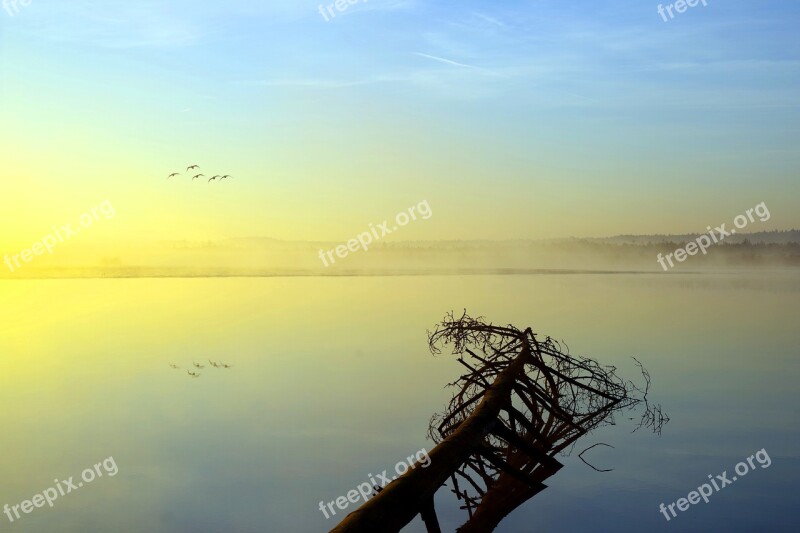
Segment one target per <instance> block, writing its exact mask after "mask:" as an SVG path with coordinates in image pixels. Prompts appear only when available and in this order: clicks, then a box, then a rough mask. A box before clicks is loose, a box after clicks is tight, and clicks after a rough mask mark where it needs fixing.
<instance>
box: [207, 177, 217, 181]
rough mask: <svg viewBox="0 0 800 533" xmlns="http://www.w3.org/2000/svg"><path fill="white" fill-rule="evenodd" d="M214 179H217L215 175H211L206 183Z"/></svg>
mask: <svg viewBox="0 0 800 533" xmlns="http://www.w3.org/2000/svg"><path fill="white" fill-rule="evenodd" d="M215 179H217V177H216V176H212V177H210V178H209V179H208V183H211V182H212V181H214V180H215Z"/></svg>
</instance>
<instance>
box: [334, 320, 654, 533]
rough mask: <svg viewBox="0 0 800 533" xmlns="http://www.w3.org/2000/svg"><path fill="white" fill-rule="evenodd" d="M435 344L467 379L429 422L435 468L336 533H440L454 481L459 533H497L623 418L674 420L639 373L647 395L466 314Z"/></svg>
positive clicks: (556, 349) (389, 489)
mask: <svg viewBox="0 0 800 533" xmlns="http://www.w3.org/2000/svg"><path fill="white" fill-rule="evenodd" d="M428 337H429V347H430V349H431V352H432V353H433V354H439V353H441V348H442V347H443V346H445V345H450V346H452V350H453V354H454V355H456V356H457V358H458V362H459V363H460V364H461V365H463V366H464V367H465V368H466V369H467V372H466V373H465V374H464V375H462V376H461V377H460V378H459V379H457V380H456V381H455V382H453V383H451V384H450V385H451V386H454V387H456V388H457V392H456V394H455V395H454V396H453V398H452V400H451V401H450V404H449V406H448V408H447V410H446V411H445V412H444V413H442V414H440V415H437V416H434V417H433V419H432V420H431V424H430V428H429V434H430V436H431V438H432V439H433V440H434V441H435V442H436V443H437V445H436V447H434V448H433V450H431V451H430V452H429V458H430V464H429V465H428V466H427V468H424V469H423V468H413V469H411V470H409V471H408V472H407V473H406V474H404V475H403V476H401V477H399V478H398V479H397V480H395V481H393V482H392V483H390V484H389V485H387V486H386V487H385V488H383V489H381V490H380V491H379V492H378V493H377V495H376V496H375V497H373V498H372V499H370V500H369V501H367V502H366V503H364V505H362V506H361V507H360V508H359V509H358V510H356V511H354V512H352V513H350V514H349V515H348V516H347V517H345V518H344V520H342V522H341V523H340V524H339V525H338V526H336V527H335V528H334V529H333V530H331V531H332V533H333V532H336V533H343V532H348V533H352V532H365V533H366V532H369V533H374V532H396V531H400V529H402V527H403V526H405V525H406V524H408V523H409V522H410V521H411V520H413V519H414V517H416V516H417V515H420V516H421V518H422V520H423V521H424V523H425V525H426V527H427V530H428V532H429V533H435V532H439V531H441V529H440V526H439V522H438V519H437V516H436V510H435V507H434V500H433V497H434V495H435V494H436V492H437V491H438V490H439V489H440V488H441V487H442V486H443V485H444V484H445V483H446V482H447V481H448V480H449V481H450V482H451V485H452V487H451V490H452V492H453V493H454V494H455V495H456V497H457V498H458V499H459V500H460V501H461V502H463V505H462V507H461V508H462V509H465V510H466V511H467V520H466V522H465V523H464V524H463V525H462V526H461V527H460V528H459V529H458V531H459V532H462V533H465V532H466V533H470V532H486V531H492V530H494V528H495V527H497V525H498V524H499V523H500V522H501V521H502V520H503V518H505V517H506V516H508V515H509V514H510V513H511V512H512V511H514V510H515V509H516V508H518V507H519V506H520V505H522V504H523V503H525V502H526V501H527V500H529V499H530V498H532V497H533V496H535V495H536V494H537V493H539V492H540V491H542V490H543V489H544V488H545V487H546V486H545V485H544V483H543V481H544V480H545V479H547V478H548V477H550V476H552V475H553V474H555V473H556V472H557V471H558V470H559V469H560V468H561V467H562V464H561V463H560V462H559V461H558V460H557V459H556V458H555V456H556V455H557V454H559V453H563V452H564V451H565V450H566V449H567V448H568V447H570V446H571V445H572V444H574V443H575V442H576V441H577V440H578V439H579V438H580V437H582V436H584V435H586V434H587V433H588V432H590V431H592V430H593V429H596V428H598V427H600V426H602V425H606V424H613V423H614V415H615V413H617V412H620V411H630V410H635V409H640V408H641V410H642V414H641V419H640V424H639V427H647V428H650V429H651V430H653V431H655V432H660V431H661V426H662V425H663V424H664V423H665V422H666V421H667V420H668V418H667V417H666V416H665V415H664V414H663V413H662V412H661V409H660V407H659V406H654V405H651V404H650V403H649V402H648V399H647V394H648V390H649V386H650V376H649V374H648V373H647V371H646V370H644V368H642V367H641V365H639V366H640V368H641V370H642V374H643V376H644V379H645V385H644V388H640V387H638V386H636V385H635V384H634V383H633V382H631V381H626V380H623V379H622V378H620V377H619V376H617V374H616V369H615V368H614V367H610V366H601V365H600V364H599V363H597V362H596V361H594V360H592V359H588V358H584V357H575V356H572V355H570V354H569V351H568V350H567V349H566V348H565V347H564V346H563V345H562V344H560V343H558V342H557V341H555V340H553V339H552V338H550V337H547V338H545V339H543V340H540V339H539V338H537V336H536V335H535V334H534V333H533V331H532V330H531V328H526V329H524V330H520V329H518V328H516V327H514V326H511V325H508V326H495V325H492V324H490V323H486V322H485V321H484V320H483V319H481V318H472V317H470V316H468V315H467V314H466V312H465V313H464V314H463V315H462V316H461V317H458V318H456V317H455V316H454V315H453V314H452V313H451V314H448V315H447V316H446V317H445V320H444V321H443V322H442V323H441V324H439V325H438V326H437V328H436V329H435V330H434V331H433V332H429V335H428ZM637 364H638V361H637Z"/></svg>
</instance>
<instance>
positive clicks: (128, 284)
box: [0, 271, 800, 532]
mask: <svg viewBox="0 0 800 533" xmlns="http://www.w3.org/2000/svg"><path fill="white" fill-rule="evenodd" d="M0 294H1V295H2V298H3V304H4V305H3V306H2V308H0V319H1V320H0V405H3V416H2V428H3V429H2V435H3V438H2V443H3V444H2V450H3V452H4V453H3V454H2V457H3V459H2V461H0V479H2V483H0V505H4V504H8V505H16V504H20V503H21V502H23V501H24V500H28V499H30V498H31V497H32V496H34V495H35V494H37V493H42V492H43V491H45V490H46V489H48V488H50V487H56V486H58V485H59V484H58V483H56V480H59V481H63V480H67V479H68V478H69V477H70V476H72V477H74V478H75V481H78V480H79V479H80V476H81V472H82V471H84V469H86V468H90V469H93V468H94V465H96V464H102V461H103V460H105V459H107V458H112V457H113V463H114V465H115V466H116V467H117V468H116V469H117V470H118V471H117V472H116V474H115V475H113V476H112V475H110V474H111V472H110V471H108V470H104V468H105V467H98V468H97V469H95V470H96V473H98V474H99V473H100V472H102V473H103V474H104V475H102V476H99V475H98V476H97V478H96V479H94V480H93V481H91V482H87V483H84V485H83V486H82V487H79V488H77V489H74V490H72V492H69V493H66V494H64V495H63V496H62V495H61V494H59V495H58V499H56V500H55V501H54V505H53V507H52V508H50V507H49V506H48V505H46V504H45V505H44V506H43V507H41V508H34V509H33V510H32V511H31V512H30V513H29V514H21V517H20V518H18V519H16V518H15V521H14V522H13V523H12V522H10V521H9V519H8V518H7V517H6V516H5V515H2V514H0V524H2V527H0V529H2V530H3V531H24V532H53V531H59V532H73V531H74V532H84V531H148V532H175V531H187V532H188V531H191V532H222V531H225V532H256V531H268V532H295V531H297V532H322V531H327V530H329V529H331V528H332V527H333V526H334V525H335V524H336V523H337V522H338V519H339V518H340V517H341V515H337V516H335V517H332V518H330V519H326V518H325V516H323V514H322V512H320V510H319V502H320V501H332V500H335V499H336V498H337V497H339V496H343V495H346V493H347V492H348V491H349V490H351V489H354V488H355V487H356V486H357V485H358V484H360V483H362V482H364V481H367V480H368V479H369V478H368V476H369V475H370V474H375V473H377V472H381V471H383V470H384V469H391V468H393V466H394V465H395V464H396V463H397V462H399V461H402V460H403V459H404V458H406V457H408V456H409V455H412V454H414V453H416V452H417V451H418V450H421V449H423V448H425V449H427V450H430V449H431V448H432V443H431V441H429V440H427V439H426V434H427V426H428V421H429V419H430V417H431V415H432V414H434V413H436V412H440V411H442V410H444V408H445V406H446V404H447V401H448V399H449V396H450V394H451V391H450V390H448V389H446V388H445V387H444V386H445V384H446V383H448V382H451V381H453V380H455V379H456V378H457V377H458V376H459V375H460V374H461V368H460V365H459V364H458V363H457V362H456V361H455V359H454V358H453V357H452V356H450V355H449V353H448V352H445V353H443V354H441V355H439V356H436V357H434V356H432V355H431V354H430V353H429V352H428V351H427V338H426V330H428V329H432V328H433V327H434V325H435V324H436V323H437V322H438V321H440V320H441V319H442V318H443V316H444V314H445V312H447V311H449V310H455V311H457V312H460V311H461V310H462V309H464V308H466V309H467V310H468V311H469V312H470V314H472V315H481V316H484V317H486V319H487V320H490V321H493V322H495V323H501V324H507V323H511V324H514V325H516V326H518V327H520V328H524V327H526V326H531V327H532V328H533V330H534V331H535V332H537V333H538V334H541V335H550V336H553V337H555V338H558V339H563V340H565V341H566V343H567V344H568V345H569V347H570V349H571V352H572V353H574V354H578V355H584V356H588V357H592V358H595V359H597V360H598V361H600V362H602V363H607V364H612V365H616V366H617V367H619V373H620V374H621V375H622V376H623V377H627V378H631V379H637V378H638V377H639V374H638V371H637V369H636V367H635V365H634V364H633V361H632V359H631V357H632V356H636V357H637V358H639V359H640V360H641V361H642V363H643V364H644V365H645V367H646V368H647V369H648V370H649V371H650V373H651V375H652V379H653V385H652V389H651V391H650V398H651V399H652V400H653V401H657V402H659V403H661V404H662V405H663V408H664V410H665V412H666V413H668V415H669V416H670V418H671V421H670V422H669V423H668V424H667V425H666V426H665V427H664V430H663V434H662V435H661V436H657V435H653V434H651V433H647V432H646V431H645V430H640V431H637V432H635V433H631V431H632V430H633V428H634V427H635V425H634V422H632V421H629V420H625V419H624V417H623V418H620V419H618V424H617V425H615V426H609V427H605V428H602V429H601V430H599V431H597V432H596V433H594V434H591V435H589V436H587V437H584V438H583V439H581V440H580V441H579V442H578V445H577V447H576V449H575V452H574V453H573V454H572V455H571V456H568V457H565V458H563V462H564V463H565V467H564V468H563V469H562V470H561V471H560V472H559V473H558V474H556V475H555V476H554V477H552V478H550V479H549V480H548V482H547V484H548V485H549V488H548V489H547V490H545V491H544V492H542V493H541V494H539V495H538V496H537V497H535V498H534V499H532V500H530V501H529V502H527V503H526V504H525V505H524V506H523V507H521V508H520V509H518V510H517V512H516V513H515V514H513V515H511V516H510V517H509V518H508V519H507V520H506V521H504V522H503V523H502V525H501V527H500V528H499V529H498V531H501V532H527V531H544V532H561V531H608V532H612V531H613V532H628V531H630V532H639V531H673V532H675V531H709V530H714V531H728V532H731V531H733V532H736V531H742V532H744V531H754V530H759V531H771V532H779V531H796V524H797V523H798V521H800V509H799V508H798V506H797V504H796V501H797V497H796V493H797V489H798V486H799V485H800V484H799V483H798V479H800V460H798V451H800V449H799V448H800V445H799V444H798V443H800V438H799V437H800V424H799V422H800V416H799V410H798V405H799V402H798V400H799V399H800V386H798V382H800V362H799V361H800V359H798V347H800V328H798V317H799V316H800V298H798V296H800V275H798V274H797V273H795V272H791V271H787V272H738V273H737V272H720V273H714V272H708V273H704V274H578V273H576V274H550V275H518V276H515V275H509V276H405V277H403V276H400V277H377V276H376V277H283V278H282V277H273V278H225V279H221V278H198V279H103V280H97V279H94V280H93V279H83V280H25V281H13V280H2V281H0ZM209 360H210V361H214V362H221V363H226V364H228V365H231V368H227V369H225V368H214V367H212V366H211V365H210V364H209ZM194 363H198V364H200V365H204V366H205V367H204V368H202V369H199V368H195V367H194ZM171 364H174V365H176V366H179V367H180V368H179V369H173V368H171V367H170V365H171ZM189 369H191V370H192V371H196V372H197V373H198V374H200V377H197V378H193V377H191V376H190V375H189V374H188V373H187V371H188V370H189ZM597 442H603V443H607V444H610V445H613V446H614V448H609V447H597V448H594V449H593V450H592V451H590V452H588V453H587V454H586V455H585V456H584V458H586V459H588V460H589V461H590V462H591V463H592V464H594V465H595V466H596V467H598V468H603V469H607V468H613V471H611V472H605V473H599V472H596V471H594V470H592V469H591V468H590V467H588V466H587V465H585V464H584V463H583V462H581V461H580V459H578V457H577V453H578V452H580V451H581V450H583V449H585V448H586V447H588V446H590V445H592V444H594V443H597ZM761 449H764V450H765V451H766V452H767V453H768V455H769V458H770V459H771V464H770V466H769V467H768V468H762V467H760V465H759V464H758V463H756V468H755V469H754V470H753V471H751V472H749V474H748V475H747V476H746V477H742V478H740V479H738V480H737V481H736V482H733V483H731V484H729V485H728V486H726V487H724V488H722V489H721V490H720V491H719V492H715V493H714V494H713V495H712V496H711V497H710V501H709V503H703V502H702V501H701V502H700V503H699V504H697V505H691V506H690V507H689V509H687V510H686V511H684V512H678V513H677V516H676V517H674V518H672V519H671V520H670V521H669V522H667V520H666V519H665V518H664V515H662V514H661V513H660V512H659V505H660V504H661V503H664V504H669V503H672V502H675V501H677V500H678V499H679V498H685V497H686V496H687V494H688V493H689V492H690V491H692V490H695V489H696V488H697V487H698V486H699V485H701V484H703V483H705V482H706V481H707V480H708V476H709V474H712V475H716V474H721V473H722V472H723V471H727V472H728V477H730V476H731V475H732V473H733V471H734V465H736V464H737V463H738V462H740V461H744V460H746V459H747V457H749V456H751V455H753V454H755V453H756V452H757V451H758V450H761ZM60 485H61V487H62V489H63V486H64V484H63V483H60ZM34 503H35V502H34ZM437 505H438V513H439V518H440V521H441V523H442V528H443V530H444V531H453V530H455V528H456V527H457V526H458V525H459V524H460V523H462V522H463V521H464V519H465V517H464V516H463V515H462V514H461V513H462V512H461V511H459V510H458V506H457V503H456V500H455V499H454V497H453V496H452V494H450V493H449V491H448V490H446V489H443V490H441V491H440V492H439V494H438V495H437ZM354 508H355V505H353V507H352V508H351V509H348V510H347V511H343V513H347V512H349V511H351V510H353V509H354ZM340 512H342V511H340ZM12 516H13V515H12ZM406 531H412V532H421V531H424V528H423V527H422V525H421V522H420V521H419V519H416V520H415V521H414V522H412V524H411V525H409V526H408V527H407V528H406Z"/></svg>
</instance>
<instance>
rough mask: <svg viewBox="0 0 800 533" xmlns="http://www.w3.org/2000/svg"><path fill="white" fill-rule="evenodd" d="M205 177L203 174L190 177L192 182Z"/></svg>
mask: <svg viewBox="0 0 800 533" xmlns="http://www.w3.org/2000/svg"><path fill="white" fill-rule="evenodd" d="M205 177H206V175H205V174H198V175H197V176H193V177H192V181H194V180H196V179H197V178H205Z"/></svg>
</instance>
